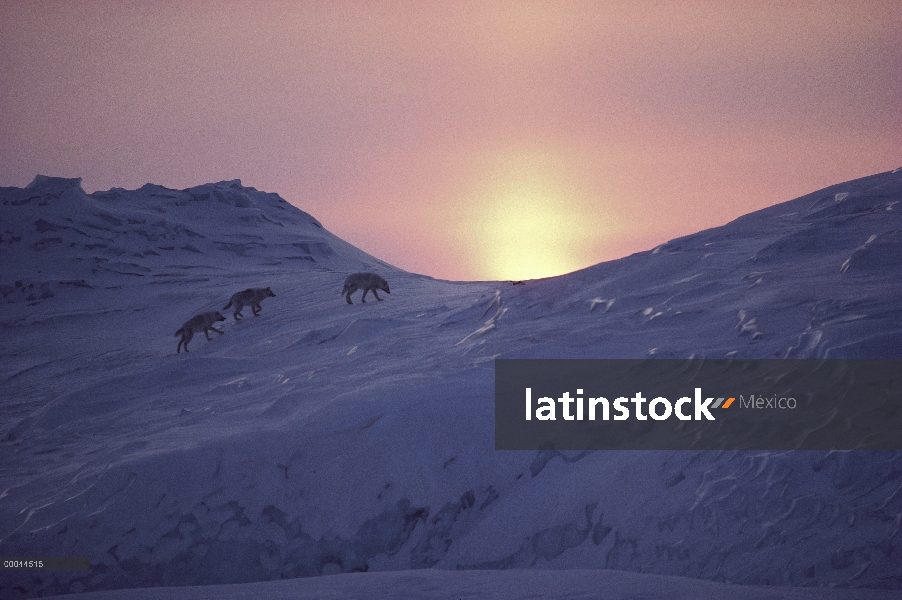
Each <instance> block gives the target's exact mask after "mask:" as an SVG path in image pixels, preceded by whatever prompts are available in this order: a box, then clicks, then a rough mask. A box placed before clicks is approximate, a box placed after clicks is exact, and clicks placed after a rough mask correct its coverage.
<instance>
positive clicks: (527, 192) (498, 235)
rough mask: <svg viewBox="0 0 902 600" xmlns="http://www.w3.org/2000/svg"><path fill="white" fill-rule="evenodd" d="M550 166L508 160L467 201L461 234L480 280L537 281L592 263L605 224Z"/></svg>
mask: <svg viewBox="0 0 902 600" xmlns="http://www.w3.org/2000/svg"><path fill="white" fill-rule="evenodd" d="M553 167H554V165H549V161H548V160H547V158H545V157H543V156H541V155H540V156H533V155H525V156H523V155H521V156H516V157H513V158H507V159H506V160H503V161H500V163H499V165H498V167H497V168H495V169H493V172H492V173H491V175H490V176H489V177H488V178H487V181H486V182H485V183H484V184H483V185H482V186H481V187H480V189H479V190H478V191H477V192H476V193H475V194H473V196H472V197H471V199H470V201H469V202H468V204H469V206H470V209H469V211H468V212H469V213H470V214H469V218H467V219H465V227H466V231H465V232H464V233H465V236H466V237H467V238H469V241H470V244H469V246H470V259H471V260H472V261H473V262H474V263H475V266H476V268H477V270H478V271H479V272H480V273H482V274H484V277H486V278H488V279H502V280H507V279H511V280H522V279H538V278H542V277H551V276H554V275H562V274H564V273H569V272H572V271H575V270H577V269H581V268H583V267H586V266H589V265H590V264H593V261H592V259H591V254H592V252H591V250H592V246H594V244H595V242H596V241H597V239H598V238H599V237H600V236H602V235H604V234H605V227H604V226H603V225H604V224H603V223H599V219H598V217H597V216H594V215H593V214H592V211H590V210H589V209H588V207H587V206H586V201H585V198H584V197H583V196H584V194H582V193H580V192H579V191H578V190H576V189H575V188H574V186H572V185H568V183H567V182H566V179H565V178H564V177H562V174H561V173H560V172H559V171H560V169H554V168H553Z"/></svg>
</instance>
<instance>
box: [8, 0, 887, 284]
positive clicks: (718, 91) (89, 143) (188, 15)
mask: <svg viewBox="0 0 902 600" xmlns="http://www.w3.org/2000/svg"><path fill="white" fill-rule="evenodd" d="M900 65H902V4H900V3H898V2H837V3H746V2H689V3H685V2H673V3H654V4H652V3H634V2H533V1H516V2H445V3H431V2H323V3H314V2H249V1H248V2H243V1H236V2H200V1H188V2H178V3H166V4H157V3H150V4H142V3H123V2H106V1H86V2H73V3H69V2H49V3H26V2H19V3H12V2H7V3H3V4H2V5H0V81H2V84H0V115H2V117H0V139H2V140H3V143H2V144H0V185H3V186H13V185H14V186H24V185H26V184H27V183H28V182H29V181H31V180H32V179H33V178H34V176H35V175H36V174H38V173H41V174H45V175H52V176H59V177H82V178H83V186H84V188H85V190H86V191H88V192H92V191H95V190H105V189H109V188H111V187H124V188H129V189H133V188H137V187H140V186H142V185H143V184H145V183H148V182H152V183H157V184H160V185H164V186H167V187H171V188H178V189H181V188H186V187H189V186H194V185H198V184H202V183H206V182H214V181H221V180H231V179H241V180H242V183H244V184H245V185H249V186H254V187H256V188H258V189H261V190H265V191H270V192H276V193H278V194H280V195H281V196H282V197H283V198H285V199H286V200H288V201H289V202H291V203H292V204H294V205H295V206H298V207H299V208H301V209H303V210H305V211H306V212H308V213H310V214H312V215H313V216H314V217H316V218H317V219H318V220H320V221H321V222H322V223H323V225H324V226H325V227H326V228H327V229H329V230H330V231H332V232H333V233H335V234H336V235H338V236H340V237H342V238H343V239H345V240H347V241H348V242H350V243H352V244H354V245H356V246H358V247H360V248H362V249H363V250H365V251H367V252H369V253H370V254H373V255H374V256H377V257H378V258H380V259H382V260H385V261H387V262H389V263H391V264H394V265H396V266H398V267H401V268H404V269H406V270H409V271H414V272H418V273H424V274H427V275H431V276H434V277H439V278H444V279H459V280H473V279H528V278H537V277H545V276H550V275H557V274H562V273H566V272H570V271H573V270H576V269H579V268H583V267H586V266H589V265H592V264H595V263H598V262H601V261H605V260H612V259H616V258H619V257H622V256H625V255H628V254H630V253H633V252H637V251H641V250H648V249H651V248H653V247H654V246H656V245H658V244H660V243H663V242H665V241H667V240H668V239H672V238H674V237H678V236H681V235H686V234H689V233H693V232H695V231H698V230H701V229H705V228H708V227H714V226H717V225H722V224H724V223H726V222H728V221H730V220H732V219H734V218H736V217H738V216H740V215H743V214H746V213H748V212H751V211H753V210H757V209H760V208H763V207H766V206H769V205H772V204H776V203H778V202H783V201H786V200H789V199H792V198H794V197H796V196H799V195H802V194H805V193H808V192H811V191H814V190H816V189H818V188H820V187H824V186H827V185H830V184H833V183H839V182H842V181H846V180H849V179H853V178H857V177H863V176H866V175H869V174H873V173H877V172H881V171H887V170H891V169H894V168H896V167H898V166H900V164H902V152H900V151H902V116H900V115H902V112H900V111H899V106H900V103H902V77H900Z"/></svg>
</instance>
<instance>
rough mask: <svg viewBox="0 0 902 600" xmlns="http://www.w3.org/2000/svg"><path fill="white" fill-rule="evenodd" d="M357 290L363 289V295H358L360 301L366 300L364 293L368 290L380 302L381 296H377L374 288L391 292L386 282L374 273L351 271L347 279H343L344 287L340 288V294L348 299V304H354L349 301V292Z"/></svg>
mask: <svg viewBox="0 0 902 600" xmlns="http://www.w3.org/2000/svg"><path fill="white" fill-rule="evenodd" d="M357 290H363V296H361V297H360V301H361V302H366V293H367V292H370V291H372V292H373V295H374V296H376V300H379V301H380V302H381V301H382V298H380V297H379V294H377V293H376V290H382V291H384V292H385V293H386V294H391V292H390V291H389V289H388V282H387V281H385V280H384V279H382V278H381V277H380V276H378V275H376V274H375V273H351V274H350V275H348V277H347V279H345V287H344V289H342V290H341V294H342V296H344V297H346V298H347V299H348V304H354V303H353V302H351V294H353V293H354V292H356V291H357Z"/></svg>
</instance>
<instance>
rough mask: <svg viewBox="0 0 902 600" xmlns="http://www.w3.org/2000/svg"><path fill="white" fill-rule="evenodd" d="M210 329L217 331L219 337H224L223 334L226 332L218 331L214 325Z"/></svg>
mask: <svg viewBox="0 0 902 600" xmlns="http://www.w3.org/2000/svg"><path fill="white" fill-rule="evenodd" d="M210 329H212V330H213V331H215V332H216V333H218V334H219V335H222V334H223V333H225V331H221V330H219V329H216V328H215V327H213V326H212V325H210ZM207 339H210V338H207Z"/></svg>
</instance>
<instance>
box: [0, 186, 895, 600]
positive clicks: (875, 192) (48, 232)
mask: <svg viewBox="0 0 902 600" xmlns="http://www.w3.org/2000/svg"><path fill="white" fill-rule="evenodd" d="M900 200H902V171H900V172H893V173H884V174H880V175H874V176H872V177H867V178H864V179H860V180H856V181H853V182H849V183H845V184H840V185H837V186H833V187H831V188H827V189H825V190H821V191H819V192H816V193H814V194H810V195H808V196H804V197H802V198H798V199H796V200H793V201H790V202H787V203H784V204H781V205H777V206H774V207H771V208H768V209H765V210H762V211H758V212H756V213H752V214H750V215H746V216H744V217H742V218H740V219H737V220H736V221H733V222H732V223H729V224H727V225H725V226H723V227H719V228H715V229H711V230H707V231H703V232H700V233H698V234H695V235H691V236H687V237H685V238H680V239H677V240H673V241H671V242H668V243H667V244H664V245H662V246H660V247H658V248H656V249H654V250H653V251H650V252H643V253H639V254H635V255H633V256H630V257H627V258H625V259H622V260H618V261H613V262H609V263H603V264H600V265H596V266H594V267H591V268H588V269H585V270H582V271H579V272H576V273H572V274H569V275H566V276H562V277H557V278H551V279H545V280H538V281H529V282H526V283H525V284H521V285H513V284H512V283H511V282H464V283H454V282H446V281H437V280H434V279H431V278H429V277H424V276H420V275H414V274H410V273H406V272H403V271H401V270H399V269H396V268H394V267H392V266H390V265H387V264H385V263H382V262H380V261H378V260H377V259H375V258H373V257H371V256H368V255H367V254H365V253H363V252H361V251H359V250H357V249H356V248H354V247H352V246H350V245H349V244H347V243H345V242H343V241H342V240H340V239H338V238H336V237H335V236H333V235H331V234H329V233H328V232H327V231H325V230H324V229H323V228H322V226H321V225H320V224H319V223H318V222H317V221H316V220H315V219H313V218H312V217H310V216H309V215H307V214H306V213H303V212H302V211H299V210H297V209H296V208H293V207H292V206H290V205H289V204H287V203H286V202H285V201H284V200H282V199H281V198H279V197H278V196H277V195H275V194H267V193H263V192H259V191H257V190H254V189H253V188H246V187H243V186H241V184H240V182H238V181H232V182H221V183H217V184H207V185H203V186H198V187H195V188H190V189H188V190H183V191H177V190H169V189H166V188H162V187H159V186H153V185H146V186H144V187H142V188H140V189H139V190H133V191H127V190H122V189H113V190H110V191H108V192H96V193H94V194H90V195H87V194H85V193H84V192H83V191H82V189H81V187H80V184H79V180H77V179H56V178H48V177H42V176H39V177H38V178H36V179H35V181H34V182H33V183H32V184H31V185H29V186H28V187H26V188H24V189H17V188H0V215H2V219H0V257H2V261H0V296H2V298H3V301H4V304H3V311H2V316H0V327H2V331H3V336H2V338H0V355H2V357H3V361H2V362H0V398H2V401H3V407H4V409H3V411H2V415H0V555H18V556H22V555H56V556H60V555H73V556H88V557H90V559H91V564H92V569H91V571H90V572H88V573H85V572H75V571H73V572H4V573H2V574H0V586H2V587H0V595H2V596H3V597H11V598H15V597H33V596H38V595H47V594H62V593H68V592H81V591H91V590H105V589H106V590H109V589H117V588H125V587H129V588H131V587H154V586H184V585H214V584H239V583H246V582H262V581H269V580H274V579H284V578H296V577H307V576H313V575H331V574H337V573H343V572H344V573H348V572H355V571H367V572H368V573H367V575H370V574H371V573H369V572H374V571H404V570H409V569H423V568H429V567H434V568H435V569H444V570H451V571H455V572H456V573H457V574H456V575H454V574H452V573H448V574H447V575H445V574H442V575H429V576H428V577H429V578H433V579H431V580H430V581H433V582H434V584H435V585H441V586H444V585H448V586H451V587H454V585H459V586H464V587H462V588H460V587H459V588H455V589H461V590H463V589H464V588H466V586H468V585H476V582H478V581H487V580H483V579H479V578H480V577H486V576H482V575H474V574H473V572H474V570H509V569H533V570H535V569H538V570H542V569H590V570H594V569H614V570H617V571H628V572H632V574H631V575H630V576H631V577H636V578H638V579H635V580H632V579H630V580H627V581H636V582H637V583H634V584H633V583H630V584H628V586H631V585H635V586H639V587H641V586H643V585H646V586H651V587H652V588H654V585H652V584H648V583H647V581H648V580H645V581H646V583H645V584H643V583H640V582H641V581H643V580H642V579H641V578H642V577H652V576H651V575H639V574H640V573H644V574H649V573H651V574H657V575H668V576H679V577H677V578H673V579H668V580H667V581H677V582H685V581H686V580H685V579H681V578H686V577H689V578H696V579H698V580H709V581H716V582H726V583H729V584H733V586H732V587H733V588H735V590H736V594H737V597H738V594H739V593H745V592H747V591H749V590H750V589H751V588H744V587H739V586H740V585H771V586H774V585H778V586H794V587H798V586H821V587H823V586H839V587H852V588H875V589H876V588H884V589H888V590H897V591H898V590H902V566H900V565H902V536H900V535H899V532H900V529H902V454H900V453H897V452H862V451H859V452H835V453H823V452H783V453H771V452H591V453H578V452H564V453H561V452H554V451H539V452H500V451H495V450H494V449H493V444H494V440H493V432H494V423H493V415H494V404H493V360H494V358H497V357H506V358H512V357H548V358H567V357H591V358H607V357H611V358H615V357H616V358H639V357H645V356H656V357H689V356H696V357H724V356H736V357H749V358H756V357H761V358H770V357H831V358H833V357H874V358H900V357H902V311H900V308H902V288H900V286H899V285H898V282H899V278H900V275H902V233H900V232H902V204H900V203H899V202H900ZM359 270H373V271H377V272H379V273H380V274H382V275H383V276H385V277H386V279H388V281H389V283H390V284H391V289H392V294H391V295H384V296H383V297H384V298H385V301H383V302H375V301H373V300H372V299H371V300H370V301H368V302H367V303H365V304H361V303H360V302H359V294H358V295H357V296H356V297H355V304H353V305H351V306H349V305H347V304H346V302H345V300H344V298H342V297H340V295H339V291H340V289H341V285H342V281H343V279H344V277H345V276H346V275H347V274H348V273H350V272H354V271H359ZM258 286H271V287H272V289H273V290H274V291H275V293H276V297H275V298H268V299H267V300H265V301H264V302H263V311H262V313H261V315H260V316H259V317H251V316H250V310H249V309H245V311H244V314H245V316H246V318H245V319H244V320H242V321H240V322H237V323H236V322H235V321H233V320H232V318H231V315H230V313H226V315H227V316H228V320H227V321H226V322H225V323H223V324H221V325H222V327H223V329H224V331H225V334H224V335H222V336H218V335H216V334H213V338H212V340H211V341H209V342H208V341H206V340H205V339H204V336H203V335H196V336H195V338H194V340H193V341H192V342H191V344H190V348H191V351H190V353H188V354H176V353H175V345H176V341H177V340H176V338H174V337H173V333H174V332H175V330H176V329H177V328H179V327H180V326H181V324H182V323H183V322H184V321H185V320H187V319H188V318H189V317H191V316H192V315H193V314H196V313H198V312H201V311H209V310H220V309H222V307H223V306H224V305H225V304H226V302H227V301H228V299H229V297H230V296H231V294H233V293H234V292H236V291H239V290H242V289H245V288H247V287H258ZM579 573H588V574H587V575H578V574H579ZM607 574H608V572H607V571H601V572H594V571H593V572H584V571H573V572H572V573H571V574H570V575H569V576H567V577H564V576H561V579H560V580H557V581H565V582H566V581H569V582H571V585H572V586H573V591H574V593H577V592H578V590H581V589H583V588H584V587H585V586H587V585H588V586H591V585H595V584H592V583H585V582H586V581H595V580H593V579H592V578H593V577H603V576H609V577H615V576H616V577H620V576H621V574H617V575H607ZM452 576H454V577H458V578H459V579H456V580H455V581H457V582H458V583H457V584H452V583H451V581H450V580H448V579H446V577H452ZM380 577H383V578H385V577H390V576H389V575H388V574H380ZM405 577H406V578H407V579H405ZM410 577H413V576H412V575H410V574H409V573H408V574H407V575H404V576H398V578H397V579H396V580H394V581H401V582H403V581H410ZM417 577H421V576H419V575H417ZM498 577H500V575H499V576H498ZM586 578H588V579H586ZM337 579H338V580H340V581H345V582H346V581H349V580H347V579H341V578H337ZM421 579H422V577H421ZM335 580H336V578H317V579H316V580H311V581H317V582H320V583H319V584H309V585H323V586H325V587H323V588H321V590H326V591H328V590H333V589H338V588H335V586H339V588H340V587H341V585H346V584H344V583H329V582H334V581H335ZM373 581H376V580H375V579H374V580H373ZM379 581H383V582H385V581H389V580H386V579H381V580H379ZM493 581H494V582H495V583H493V584H491V585H488V587H486V588H484V589H486V590H488V591H486V592H485V594H486V595H487V596H486V597H488V596H491V595H494V594H493V593H492V592H491V590H496V591H497V590H508V591H510V592H511V594H510V595H511V597H520V596H517V595H516V593H515V591H516V590H514V589H513V588H512V587H510V585H509V583H504V582H503V581H504V580H503V579H495V580H493ZM499 581H500V582H501V583H498V582H499ZM618 581H621V580H618ZM654 581H664V580H659V579H655V580H654ZM283 583H287V582H283ZM697 583H698V585H700V586H703V585H710V584H708V583H705V582H697ZM254 585H258V584H254ZM259 585H262V584H259ZM271 585H275V584H271ZM298 585H301V584H298ZM305 585H308V584H305ZM347 585H351V584H347ZM390 585H393V584H390ZM401 585H403V584H401ZM418 585H419V584H418ZM424 585H432V584H431V583H428V582H427V583H426V584H424ZM493 585H494V586H495V587H492V586H493ZM679 585H683V584H679ZM329 586H332V587H329ZM580 586H583V587H580ZM673 586H675V587H671V588H668V587H666V586H664V587H661V588H660V589H661V596H660V597H668V590H670V591H673V590H676V589H677V587H679V586H678V585H677V584H673ZM234 589H235V590H239V591H235V594H236V597H240V596H239V595H238V594H241V592H240V589H242V588H241V586H235V588H234ZM272 589H273V590H274V591H273V592H272V593H273V596H274V597H275V594H276V593H281V592H275V590H276V588H272ZM279 589H282V588H279ZM300 589H301V588H296V590H300ZM306 589H314V588H306ZM474 589H475V588H474ZM687 589H688V588H687ZM694 589H699V590H701V589H703V588H702V587H700V588H694ZM704 589H707V588H704ZM769 589H770V590H771V591H773V590H775V589H776V590H777V591H776V592H775V594H776V595H775V596H774V597H786V598H796V597H799V598H801V597H806V596H804V595H797V594H798V593H800V592H802V591H803V590H794V589H792V588H791V587H781V588H769ZM743 590H744V591H743ZM780 590H782V591H780ZM566 592H567V590H566V589H563V590H561V594H562V595H563V594H565V593H566ZM291 593H294V592H291ZM301 593H302V592H300V591H299V592H298V595H297V596H296V597H308V596H303V595H301ZM329 593H331V592H329ZM674 593H675V592H674ZM699 593H702V592H699ZM705 593H707V592H705ZM717 593H720V592H717ZM731 593H732V592H731ZM750 593H751V592H750ZM837 593H839V592H837ZM173 594H175V592H173ZM399 594H401V595H399V596H398V597H404V596H403V590H400V591H399ZM613 594H614V592H612V597H619V596H615V595H613ZM650 594H651V595H650V596H649V597H658V596H654V595H653V593H652V592H650ZM711 594H712V597H714V596H715V592H711ZM794 594H796V595H794ZM136 597H138V596H136ZM153 597H167V596H161V595H156V596H153ZM172 597H179V596H177V595H173V596H172ZM279 597H281V596H279ZM284 597H295V596H284ZM408 597H411V596H408ZM469 597H478V596H473V595H471V596H469ZM748 597H758V596H748ZM762 597H764V596H762ZM836 597H845V596H836ZM848 597H853V596H848ZM854 597H862V596H861V595H860V594H859V595H858V596H854ZM870 597H884V596H877V595H874V596H870Z"/></svg>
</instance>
